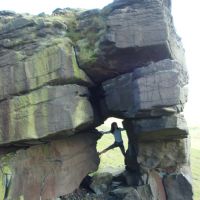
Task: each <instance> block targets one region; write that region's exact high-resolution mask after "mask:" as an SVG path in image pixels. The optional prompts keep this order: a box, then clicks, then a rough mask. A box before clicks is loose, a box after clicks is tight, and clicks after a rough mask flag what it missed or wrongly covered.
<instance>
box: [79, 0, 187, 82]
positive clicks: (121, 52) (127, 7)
mask: <svg viewBox="0 0 200 200" xmlns="http://www.w3.org/2000/svg"><path fill="white" fill-rule="evenodd" d="M165 2H166V1H165ZM91 15H92V17H88V12H87V15H85V16H86V17H84V15H81V22H80V24H81V28H82V27H83V29H84V30H83V33H84V31H85V32H86V33H87V34H86V37H84V38H82V39H81V40H78V42H77V46H78V47H80V49H82V50H80V53H79V61H80V64H81V67H82V68H83V69H84V70H86V72H87V73H88V74H89V75H90V76H91V77H92V78H93V79H94V80H95V81H102V80H105V79H108V78H112V77H115V76H116V75H120V74H123V73H126V72H131V71H132V70H133V69H134V68H136V67H138V66H144V65H148V64H149V62H152V61H154V62H156V61H159V60H163V59H167V58H169V59H176V60H178V61H179V62H180V63H184V50H183V48H182V44H181V42H180V38H179V37H178V36H177V35H176V33H175V30H174V27H173V23H172V17H171V14H170V9H169V5H168V3H163V1H162V0H153V1H147V0H145V1H116V2H114V3H113V4H110V5H109V6H108V7H105V8H104V9H103V10H102V11H101V12H96V13H95V14H94V13H93V12H90V13H89V16H91ZM88 18H89V19H91V18H93V20H92V21H91V22H90V21H89V20H88ZM102 19H103V20H102ZM88 22H90V23H88ZM81 28H79V30H81ZM91 30H93V34H91V32H90V31H91ZM94 33H95V35H94ZM91 38H92V39H91ZM83 48H84V49H86V51H83ZM94 49H95V51H93V50H94Z"/></svg>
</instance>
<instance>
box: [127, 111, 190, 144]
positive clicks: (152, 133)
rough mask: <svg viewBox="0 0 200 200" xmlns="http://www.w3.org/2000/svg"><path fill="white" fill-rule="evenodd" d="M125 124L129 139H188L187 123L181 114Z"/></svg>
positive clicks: (137, 120)
mask: <svg viewBox="0 0 200 200" xmlns="http://www.w3.org/2000/svg"><path fill="white" fill-rule="evenodd" d="M123 124H124V126H125V128H126V130H127V133H128V135H129V138H131V137H132V138H134V139H137V140H140V141H156V140H161V139H162V140H171V139H177V138H179V139H180V138H187V137H188V128H187V123H186V121H185V119H184V116H183V115H181V114H178V115H170V116H163V117H159V118H147V119H133V120H131V119H130V120H129V119H127V120H125V121H124V122H123ZM134 139H133V140H134ZM130 140H132V139H130Z"/></svg>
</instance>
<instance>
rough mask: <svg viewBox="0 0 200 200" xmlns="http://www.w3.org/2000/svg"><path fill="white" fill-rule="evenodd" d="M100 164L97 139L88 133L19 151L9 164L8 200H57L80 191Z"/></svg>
mask: <svg viewBox="0 0 200 200" xmlns="http://www.w3.org/2000/svg"><path fill="white" fill-rule="evenodd" d="M98 163H99V159H98V156H97V152H96V139H95V137H94V136H93V135H92V134H86V133H81V134H78V135H75V136H72V137H68V138H65V139H62V140H55V141H52V142H50V143H48V144H43V145H38V146H33V147H31V148H29V149H27V150H20V151H17V153H16V154H14V155H12V156H11V159H10V160H9V161H7V164H8V167H9V168H8V169H9V170H10V171H9V172H10V173H11V174H12V177H11V185H10V189H9V193H8V199H13V200H14V199H25V200H35V199H44V200H47V199H49V200H50V199H52V200H54V199H56V197H59V196H63V195H65V194H68V193H71V192H73V191H74V190H75V189H76V188H78V187H79V184H80V182H81V181H82V179H83V178H84V177H85V176H86V175H87V174H88V173H90V172H93V171H95V170H96V169H97V166H98ZM1 167H2V166H1ZM4 169H5V167H4V168H3V171H4ZM4 172H5V171H4ZM3 178H5V174H4V177H3Z"/></svg>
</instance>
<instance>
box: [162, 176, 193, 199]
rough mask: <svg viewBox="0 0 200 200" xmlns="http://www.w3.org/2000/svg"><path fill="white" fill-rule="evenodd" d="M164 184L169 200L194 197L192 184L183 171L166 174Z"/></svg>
mask: <svg viewBox="0 0 200 200" xmlns="http://www.w3.org/2000/svg"><path fill="white" fill-rule="evenodd" d="M164 186H165V191H166V194H167V199H168V200H185V199H187V200H192V199H193V192H192V184H191V182H190V181H189V180H188V179H187V178H186V176H185V175H184V174H182V173H180V174H171V175H168V176H166V177H165V178H164Z"/></svg>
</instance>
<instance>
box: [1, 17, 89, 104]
mask: <svg viewBox="0 0 200 200" xmlns="http://www.w3.org/2000/svg"><path fill="white" fill-rule="evenodd" d="M61 19H62V18H61ZM61 19H58V18H55V17H49V18H47V17H46V18H45V17H44V18H40V17H33V16H23V17H22V16H21V17H20V16H15V17H2V19H1V20H0V24H1V28H0V35H1V36H0V45H1V54H0V88H1V89H0V100H2V99H5V98H9V96H12V95H19V94H22V93H27V92H29V91H31V90H35V89H37V88H39V87H42V86H44V85H47V84H54V85H55V84H67V83H72V84H74V83H77V84H81V85H86V86H92V85H93V83H92V81H91V80H90V78H89V77H88V76H87V75H86V74H85V72H83V71H82V70H81V69H80V68H79V66H78V63H77V59H76V55H75V51H74V47H73V44H72V42H71V40H70V39H69V38H68V37H67V36H65V35H66V34H67V24H65V21H64V20H61ZM41 34H43V35H41ZM64 34H65V35H64Z"/></svg>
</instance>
